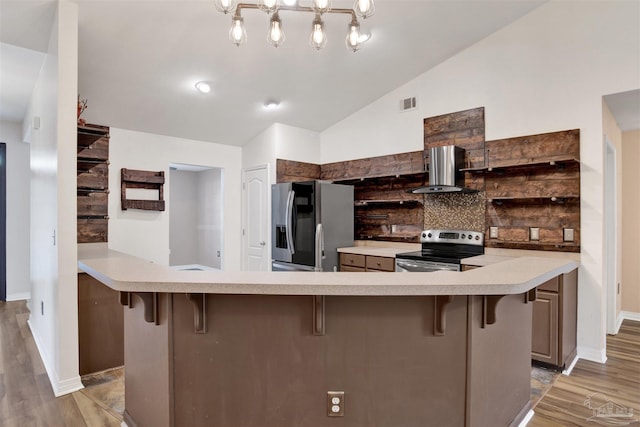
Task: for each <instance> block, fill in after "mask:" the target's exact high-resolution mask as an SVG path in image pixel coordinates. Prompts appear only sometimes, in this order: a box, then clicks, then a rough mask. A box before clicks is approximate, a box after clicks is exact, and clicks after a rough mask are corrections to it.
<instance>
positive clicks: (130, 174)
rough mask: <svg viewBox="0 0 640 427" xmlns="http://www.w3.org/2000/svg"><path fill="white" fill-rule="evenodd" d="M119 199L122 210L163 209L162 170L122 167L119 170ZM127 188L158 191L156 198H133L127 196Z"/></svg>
mask: <svg viewBox="0 0 640 427" xmlns="http://www.w3.org/2000/svg"><path fill="white" fill-rule="evenodd" d="M120 175H121V181H120V186H121V188H120V200H121V202H122V210H127V209H129V208H131V209H143V210H149V211H164V171H158V172H155V171H142V170H135V169H126V168H122V169H121V170H120ZM128 188H141V189H145V190H156V191H158V200H135V199H128V198H127V189H128Z"/></svg>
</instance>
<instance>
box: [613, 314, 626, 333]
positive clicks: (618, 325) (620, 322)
mask: <svg viewBox="0 0 640 427" xmlns="http://www.w3.org/2000/svg"><path fill="white" fill-rule="evenodd" d="M623 320H624V316H623V315H622V312H620V313H618V318H617V319H616V326H615V327H614V332H613V335H618V332H620V326H622V321H623Z"/></svg>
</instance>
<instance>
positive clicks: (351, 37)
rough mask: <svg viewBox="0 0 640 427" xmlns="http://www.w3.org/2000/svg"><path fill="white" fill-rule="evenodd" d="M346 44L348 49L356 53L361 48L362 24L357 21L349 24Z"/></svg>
mask: <svg viewBox="0 0 640 427" xmlns="http://www.w3.org/2000/svg"><path fill="white" fill-rule="evenodd" d="M345 42H346V44H347V47H348V48H349V49H351V50H353V51H354V52H355V51H357V50H358V49H359V48H360V24H359V23H358V21H356V20H355V19H354V20H352V21H351V23H350V24H349V32H348V33H347V39H346V41H345Z"/></svg>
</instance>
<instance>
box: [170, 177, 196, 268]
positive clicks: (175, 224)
mask: <svg viewBox="0 0 640 427" xmlns="http://www.w3.org/2000/svg"><path fill="white" fill-rule="evenodd" d="M196 178H197V174H196V173H195V172H190V171H183V170H171V171H170V172H169V179H168V184H169V186H170V187H171V195H172V196H171V199H169V200H168V202H167V203H166V205H167V206H168V211H169V248H170V249H171V253H170V254H169V265H186V264H195V263H196V259H197V258H198V252H197V250H196V245H195V244H194V242H195V241H196V240H197V239H198V233H197V232H196V231H197V227H196V224H197V223H198V212H197V207H198V193H197V185H198V180H197V179H196Z"/></svg>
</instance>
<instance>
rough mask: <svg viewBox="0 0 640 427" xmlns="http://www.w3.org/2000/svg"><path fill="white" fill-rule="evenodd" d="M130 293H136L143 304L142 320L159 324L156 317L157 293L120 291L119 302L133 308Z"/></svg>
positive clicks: (158, 319)
mask: <svg viewBox="0 0 640 427" xmlns="http://www.w3.org/2000/svg"><path fill="white" fill-rule="evenodd" d="M131 294H134V295H138V296H139V297H140V299H141V300H142V303H143V304H144V320H145V321H147V322H148V323H155V324H156V325H159V324H160V318H159V317H158V293H157V292H120V304H122V305H126V306H128V307H129V308H133V298H132V297H131Z"/></svg>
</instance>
